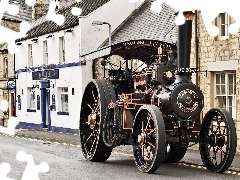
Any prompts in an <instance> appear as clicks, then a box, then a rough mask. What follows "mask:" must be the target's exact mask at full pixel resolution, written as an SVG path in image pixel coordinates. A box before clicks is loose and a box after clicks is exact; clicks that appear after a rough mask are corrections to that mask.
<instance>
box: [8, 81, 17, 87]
mask: <svg viewBox="0 0 240 180" xmlns="http://www.w3.org/2000/svg"><path fill="white" fill-rule="evenodd" d="M7 87H8V89H15V88H16V82H15V81H14V80H11V79H9V80H8V82H7Z"/></svg>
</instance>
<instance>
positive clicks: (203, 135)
mask: <svg viewBox="0 0 240 180" xmlns="http://www.w3.org/2000/svg"><path fill="white" fill-rule="evenodd" d="M236 146H237V135H236V128H235V124H234V121H233V119H232V117H231V115H230V113H229V112H228V111H227V110H225V109H211V110H209V111H208V112H207V114H206V115H205V117H204V119H203V123H202V127H201V131H200V143H199V149H200V154H201V158H202V161H203V164H204V165H205V166H206V168H207V169H208V170H209V171H211V172H218V173H221V172H224V171H226V170H227V169H228V168H229V167H230V165H231V164H232V161H233V158H234V156H235V153H236Z"/></svg>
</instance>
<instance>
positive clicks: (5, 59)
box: [3, 57, 8, 78]
mask: <svg viewBox="0 0 240 180" xmlns="http://www.w3.org/2000/svg"><path fill="white" fill-rule="evenodd" d="M3 77H4V78H7V77H8V58H7V57H4V59H3Z"/></svg>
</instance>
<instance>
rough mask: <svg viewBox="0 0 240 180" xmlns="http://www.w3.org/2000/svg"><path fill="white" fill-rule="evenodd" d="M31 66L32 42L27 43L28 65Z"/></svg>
mask: <svg viewBox="0 0 240 180" xmlns="http://www.w3.org/2000/svg"><path fill="white" fill-rule="evenodd" d="M31 66H33V53H32V44H29V45H28V67H31Z"/></svg>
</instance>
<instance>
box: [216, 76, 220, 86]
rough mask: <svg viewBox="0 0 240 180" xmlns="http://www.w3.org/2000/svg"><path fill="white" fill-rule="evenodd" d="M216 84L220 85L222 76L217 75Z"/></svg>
mask: <svg viewBox="0 0 240 180" xmlns="http://www.w3.org/2000/svg"><path fill="white" fill-rule="evenodd" d="M216 84H220V74H216Z"/></svg>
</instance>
